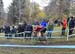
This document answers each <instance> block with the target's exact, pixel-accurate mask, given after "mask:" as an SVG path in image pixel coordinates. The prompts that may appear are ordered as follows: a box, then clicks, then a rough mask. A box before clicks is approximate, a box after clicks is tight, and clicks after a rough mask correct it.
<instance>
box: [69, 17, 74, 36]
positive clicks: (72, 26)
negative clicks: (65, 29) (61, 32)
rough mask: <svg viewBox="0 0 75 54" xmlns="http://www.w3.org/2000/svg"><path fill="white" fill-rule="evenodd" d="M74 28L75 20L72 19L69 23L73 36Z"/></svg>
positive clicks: (70, 33) (70, 32)
mask: <svg viewBox="0 0 75 54" xmlns="http://www.w3.org/2000/svg"><path fill="white" fill-rule="evenodd" d="M74 26H75V24H74V18H73V17H71V18H70V21H69V35H72V33H73V28H74Z"/></svg>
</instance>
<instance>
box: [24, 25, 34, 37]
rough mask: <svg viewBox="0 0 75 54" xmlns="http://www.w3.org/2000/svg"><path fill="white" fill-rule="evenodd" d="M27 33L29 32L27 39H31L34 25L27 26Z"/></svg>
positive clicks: (26, 34)
mask: <svg viewBox="0 0 75 54" xmlns="http://www.w3.org/2000/svg"><path fill="white" fill-rule="evenodd" d="M25 31H28V32H25V37H31V35H32V31H33V27H32V25H26V28H25Z"/></svg>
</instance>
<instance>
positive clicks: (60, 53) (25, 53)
mask: <svg viewBox="0 0 75 54" xmlns="http://www.w3.org/2000/svg"><path fill="white" fill-rule="evenodd" d="M0 54H75V49H34V48H33V49H31V48H25V49H24V48H2V47H1V48H0Z"/></svg>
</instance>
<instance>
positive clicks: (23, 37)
mask: <svg viewBox="0 0 75 54" xmlns="http://www.w3.org/2000/svg"><path fill="white" fill-rule="evenodd" d="M72 29H73V30H75V28H72ZM59 32H61V30H57V31H46V33H59ZM63 32H64V31H63ZM65 32H66V33H67V36H59V37H55V36H51V37H49V36H47V35H45V38H47V39H49V38H66V39H67V40H69V38H70V37H73V36H75V34H72V35H69V29H68V28H67V29H66V30H65ZM26 33H31V31H25V32H21V33H15V34H11V33H10V34H5V35H6V36H0V38H18V39H25V38H31V39H33V38H39V37H37V36H36V37H34V36H29V37H25V34H26ZM20 34H22V35H23V36H22V37H19V36H17V37H15V35H20ZM11 36H12V37H11Z"/></svg>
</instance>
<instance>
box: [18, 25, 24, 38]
mask: <svg viewBox="0 0 75 54" xmlns="http://www.w3.org/2000/svg"><path fill="white" fill-rule="evenodd" d="M17 30H18V33H21V34H18V35H17V36H19V37H23V33H22V32H24V28H23V24H19V25H18V29H17Z"/></svg>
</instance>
